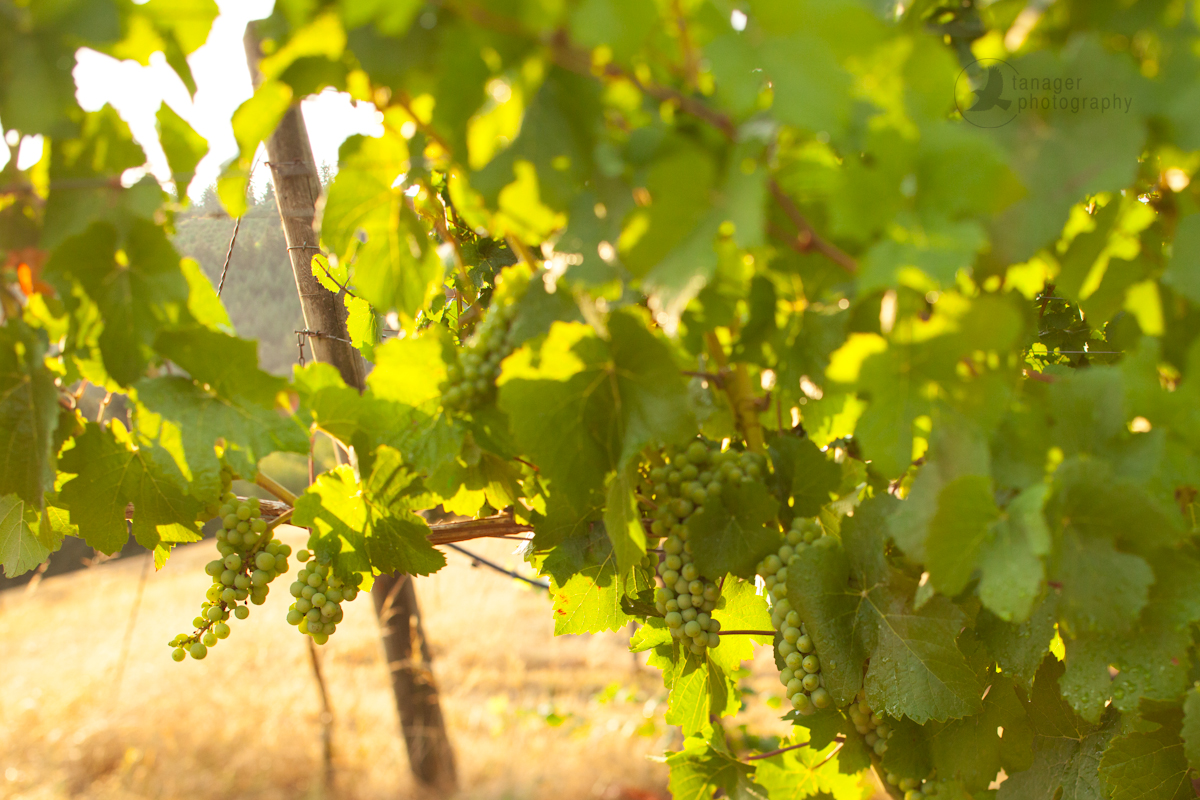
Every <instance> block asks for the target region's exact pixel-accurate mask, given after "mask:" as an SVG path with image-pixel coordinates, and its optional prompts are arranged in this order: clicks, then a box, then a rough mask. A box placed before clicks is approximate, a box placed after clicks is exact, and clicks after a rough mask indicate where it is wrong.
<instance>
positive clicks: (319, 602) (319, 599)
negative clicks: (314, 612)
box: [308, 592, 326, 608]
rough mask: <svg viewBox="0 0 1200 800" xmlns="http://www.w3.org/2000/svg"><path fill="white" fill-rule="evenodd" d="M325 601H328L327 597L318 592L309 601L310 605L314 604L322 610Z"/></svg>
mask: <svg viewBox="0 0 1200 800" xmlns="http://www.w3.org/2000/svg"><path fill="white" fill-rule="evenodd" d="M325 600H326V598H325V595H323V594H321V593H320V592H317V593H316V594H314V595H313V596H312V597H310V598H309V600H308V601H309V602H310V603H312V604H313V606H314V607H316V608H320V607H321V606H323V605H325Z"/></svg>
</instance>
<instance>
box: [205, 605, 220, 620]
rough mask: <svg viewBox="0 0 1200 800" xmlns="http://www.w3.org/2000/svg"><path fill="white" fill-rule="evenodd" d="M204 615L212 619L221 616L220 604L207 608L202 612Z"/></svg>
mask: <svg viewBox="0 0 1200 800" xmlns="http://www.w3.org/2000/svg"><path fill="white" fill-rule="evenodd" d="M204 616H205V617H207V618H208V619H209V620H212V621H216V620H219V619H220V618H221V607H220V606H212V607H211V608H209V609H208V610H207V611H205V612H204Z"/></svg>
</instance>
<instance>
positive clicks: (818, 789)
mask: <svg viewBox="0 0 1200 800" xmlns="http://www.w3.org/2000/svg"><path fill="white" fill-rule="evenodd" d="M847 745H848V746H849V743H847ZM844 749H845V748H844V747H843V748H841V749H840V750H838V751H837V752H836V753H835V752H834V750H835V748H834V745H832V744H830V745H827V746H825V747H821V748H818V747H800V748H797V749H795V750H788V751H786V752H784V753H780V754H779V755H775V756H771V757H770V758H764V759H762V760H761V761H759V762H757V765H756V767H757V768H756V769H755V772H754V781H755V783H757V784H758V785H759V786H761V787H763V789H765V790H766V792H767V795H768V797H770V799H771V800H804V798H806V797H817V798H833V799H834V800H861V798H862V796H863V794H864V784H865V783H866V781H865V780H864V776H863V775H862V774H849V775H843V774H842V770H841V769H840V767H841V766H842V763H841V762H842V759H841V757H842V756H843V755H844V753H843V752H842V751H843V750H844ZM856 772H857V771H856Z"/></svg>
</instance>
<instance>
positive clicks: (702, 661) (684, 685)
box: [663, 646, 741, 736]
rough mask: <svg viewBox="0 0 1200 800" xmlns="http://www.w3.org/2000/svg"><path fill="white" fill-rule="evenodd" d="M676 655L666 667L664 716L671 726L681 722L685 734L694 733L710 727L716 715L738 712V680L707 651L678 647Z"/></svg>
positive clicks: (675, 651)
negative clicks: (692, 651) (699, 651)
mask: <svg viewBox="0 0 1200 800" xmlns="http://www.w3.org/2000/svg"><path fill="white" fill-rule="evenodd" d="M718 649H719V648H718ZM673 654H674V659H673V661H672V664H671V665H670V667H668V668H664V669H663V681H664V682H665V683H666V686H667V689H668V692H669V695H668V698H667V713H666V716H665V717H664V721H665V722H666V723H667V724H668V725H678V726H679V727H680V728H681V729H682V731H683V735H684V736H694V735H697V734H701V733H704V732H705V731H707V730H709V729H710V727H711V722H712V719H713V718H714V717H724V716H729V715H731V714H736V713H737V711H738V709H739V708H741V703H740V701H739V698H738V688H737V683H736V682H735V681H733V680H731V679H730V678H729V676H728V674H726V672H725V670H724V669H722V668H721V666H720V665H719V664H717V663H716V662H715V661H714V660H713V659H712V657H711V656H710V655H709V654H708V653H705V654H704V655H699V656H698V655H695V654H694V653H690V652H687V651H686V650H684V649H683V648H682V647H679V646H676V647H675V648H674V650H673Z"/></svg>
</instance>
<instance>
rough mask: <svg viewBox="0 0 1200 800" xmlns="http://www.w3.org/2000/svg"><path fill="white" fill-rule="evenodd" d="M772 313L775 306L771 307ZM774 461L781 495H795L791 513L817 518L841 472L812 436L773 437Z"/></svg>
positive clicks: (839, 483)
mask: <svg viewBox="0 0 1200 800" xmlns="http://www.w3.org/2000/svg"><path fill="white" fill-rule="evenodd" d="M772 313H774V309H773V308H772ZM771 464H772V466H773V467H774V469H775V475H774V477H775V480H776V481H777V482H778V485H779V487H780V489H781V490H782V491H781V492H780V494H781V495H784V496H788V495H790V496H791V498H792V509H791V510H792V513H793V514H795V515H796V516H797V517H815V516H816V515H817V514H819V513H820V511H821V507H822V506H824V505H825V504H826V503H828V502H829V498H830V494H831V493H832V492H836V491H837V489H838V487H839V486H840V485H841V482H842V471H841V469H840V468H839V467H838V465H837V464H835V463H834V462H833V461H832V460H831V459H830V458H829V456H827V455H826V454H825V453H823V452H821V449H820V448H819V447H817V446H816V444H814V443H813V441H812V440H811V439H797V438H795V437H792V436H779V437H776V438H775V439H772V440H771Z"/></svg>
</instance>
